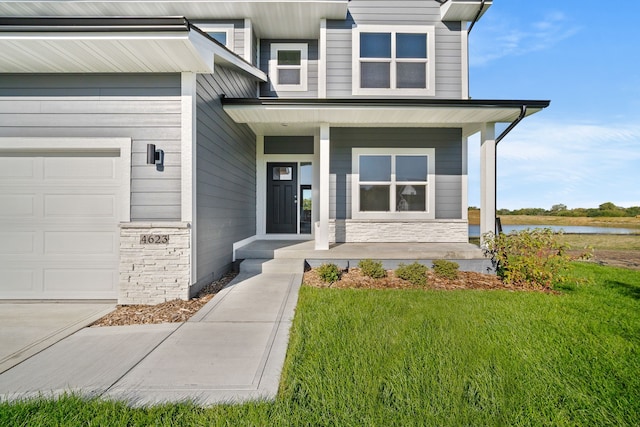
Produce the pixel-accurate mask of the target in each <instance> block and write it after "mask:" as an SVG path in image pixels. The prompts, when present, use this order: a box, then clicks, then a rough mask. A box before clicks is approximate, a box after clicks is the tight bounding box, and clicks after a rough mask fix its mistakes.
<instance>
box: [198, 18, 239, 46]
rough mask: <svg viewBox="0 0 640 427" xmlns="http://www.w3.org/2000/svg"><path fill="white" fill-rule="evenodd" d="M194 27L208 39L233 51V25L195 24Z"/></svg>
mask: <svg viewBox="0 0 640 427" xmlns="http://www.w3.org/2000/svg"><path fill="white" fill-rule="evenodd" d="M195 25H196V26H197V27H198V28H199V29H201V30H202V31H204V32H205V33H207V35H208V36H209V37H211V38H212V39H214V40H215V41H217V42H218V43H220V44H222V45H224V46H225V47H226V48H227V49H229V50H230V51H233V29H234V27H233V24H210V23H200V24H197V23H196V24H195Z"/></svg>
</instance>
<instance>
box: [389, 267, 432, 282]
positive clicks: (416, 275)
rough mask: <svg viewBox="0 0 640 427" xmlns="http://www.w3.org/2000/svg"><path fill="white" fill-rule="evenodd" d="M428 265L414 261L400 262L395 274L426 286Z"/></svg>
mask: <svg viewBox="0 0 640 427" xmlns="http://www.w3.org/2000/svg"><path fill="white" fill-rule="evenodd" d="M427 270H429V269H428V268H427V266H425V265H423V264H420V263H419V262H417V261H416V262H414V263H412V264H409V265H406V264H403V263H400V265H398V268H397V269H396V271H395V275H396V276H397V277H399V278H401V279H404V280H408V281H409V282H411V283H413V284H414V285H419V286H424V285H426V284H427Z"/></svg>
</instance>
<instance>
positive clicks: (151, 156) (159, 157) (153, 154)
mask: <svg viewBox="0 0 640 427" xmlns="http://www.w3.org/2000/svg"><path fill="white" fill-rule="evenodd" d="M147 164H148V165H156V169H157V170H159V171H161V170H164V151H162V150H156V144H147Z"/></svg>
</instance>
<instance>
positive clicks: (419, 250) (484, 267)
mask: <svg viewBox="0 0 640 427" xmlns="http://www.w3.org/2000/svg"><path fill="white" fill-rule="evenodd" d="M235 259H236V260H244V261H243V263H246V264H244V267H243V265H242V264H241V271H246V266H247V264H252V265H253V266H254V267H255V266H256V265H262V264H264V263H267V262H269V263H271V265H273V264H274V263H275V264H277V263H278V260H282V261H284V260H295V259H299V260H304V261H305V262H306V264H308V265H309V266H311V267H316V266H318V265H320V264H323V263H334V264H336V265H338V266H340V267H342V268H348V267H356V266H357V265H358V262H359V261H360V260H362V259H374V260H379V261H382V263H383V266H384V268H386V269H395V268H396V267H397V266H398V264H400V263H405V264H408V263H412V262H414V261H418V262H420V263H422V264H425V265H427V266H429V267H431V262H432V261H433V260H437V259H446V260H450V261H455V262H457V263H458V264H459V265H460V270H462V271H475V272H480V273H488V272H489V273H491V272H493V267H492V265H491V260H490V259H488V258H487V257H485V256H484V254H483V252H482V250H481V249H480V248H479V247H478V246H476V245H473V244H471V243H333V244H331V245H329V249H328V250H317V249H315V242H314V241H313V240H308V241H299V240H298V241H295V240H287V241H285V240H255V241H253V242H251V243H248V244H247V245H244V246H242V247H240V248H238V249H236V251H235ZM272 260H273V261H272ZM254 272H259V271H254Z"/></svg>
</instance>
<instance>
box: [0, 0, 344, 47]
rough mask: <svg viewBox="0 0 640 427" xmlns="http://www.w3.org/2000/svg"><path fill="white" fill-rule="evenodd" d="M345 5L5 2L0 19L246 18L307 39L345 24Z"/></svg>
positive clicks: (268, 33)
mask: <svg viewBox="0 0 640 427" xmlns="http://www.w3.org/2000/svg"><path fill="white" fill-rule="evenodd" d="M347 5H348V1H347V0H325V1H318V0H295V1H294V0H284V1H283V0H280V1H275V0H119V1H93V0H85V1H65V0H49V1H43V0H4V1H2V2H0V16H4V17H12V16H13V17H16V16H22V17H28V16H75V17H87V16H102V17H108V16H112V17H115V16H119V17H122V16H138V17H141V16H184V17H186V18H187V19H189V20H206V19H244V18H249V19H251V23H252V26H253V28H254V29H255V31H256V33H257V35H258V37H261V38H267V37H268V38H309V37H317V36H318V35H319V32H320V29H319V28H320V24H319V23H320V19H322V18H327V19H345V18H346V16H347Z"/></svg>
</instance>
